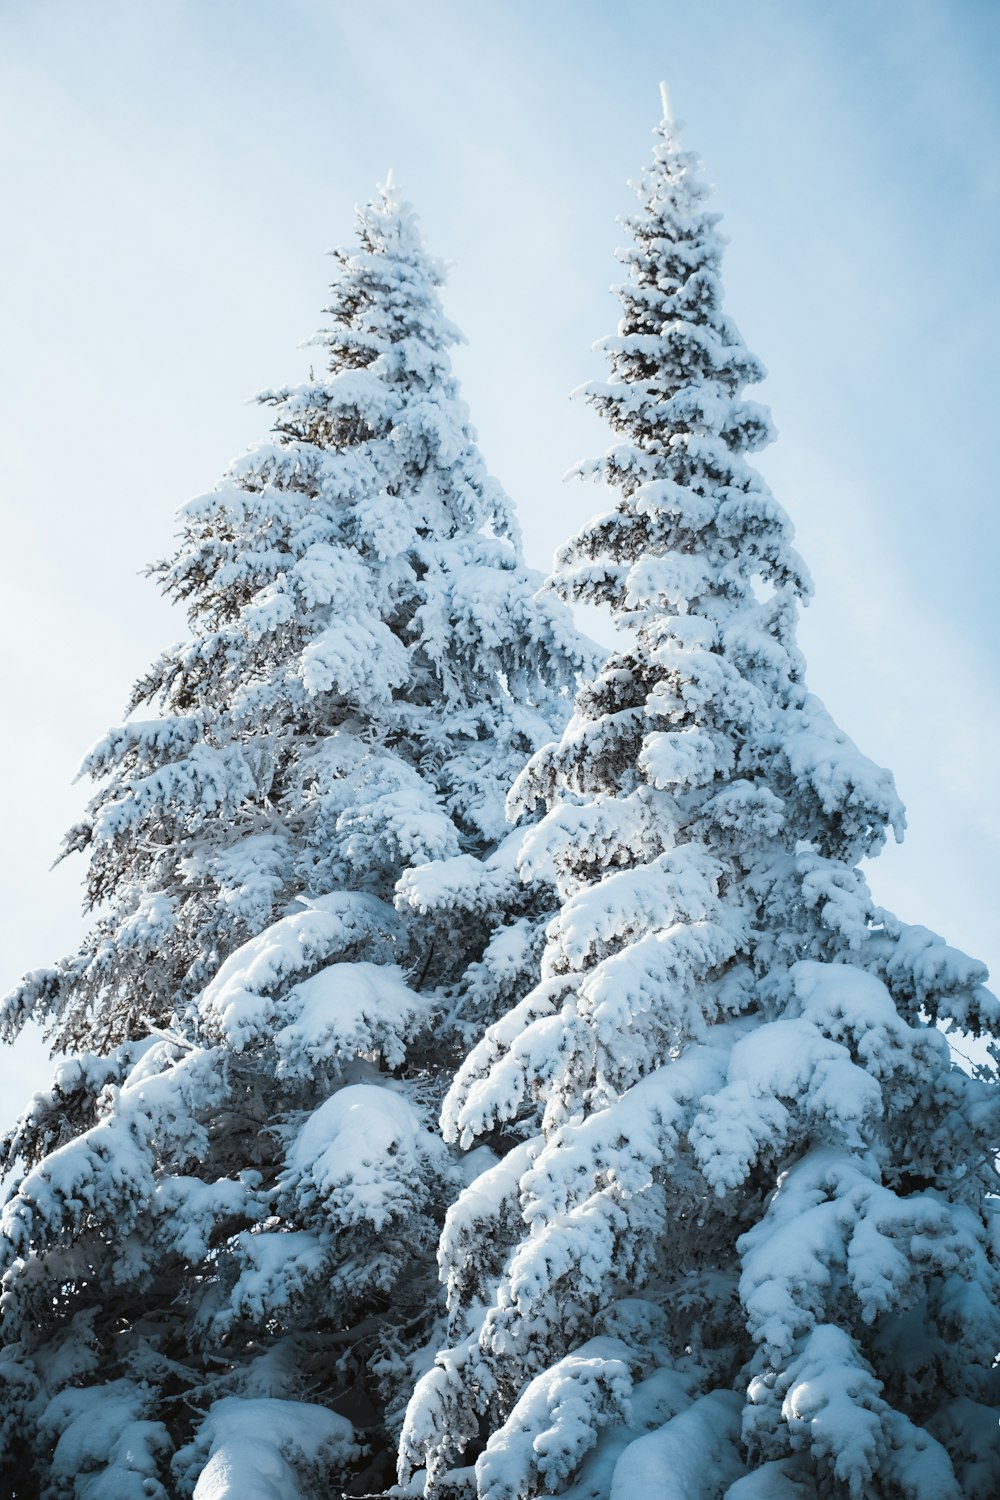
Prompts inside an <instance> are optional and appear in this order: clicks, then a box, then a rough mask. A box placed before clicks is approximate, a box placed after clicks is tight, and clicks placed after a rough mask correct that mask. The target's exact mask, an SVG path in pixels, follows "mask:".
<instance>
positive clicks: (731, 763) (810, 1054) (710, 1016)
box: [401, 111, 1000, 1500]
mask: <svg viewBox="0 0 1000 1500" xmlns="http://www.w3.org/2000/svg"><path fill="white" fill-rule="evenodd" d="M657 135H658V139H657V144H656V146H655V149H654V159H653V164H652V166H651V167H650V168H649V169H648V171H647V173H646V175H645V177H644V178H643V180H642V182H641V183H640V184H639V193H640V198H641V209H640V211H639V212H638V213H637V214H636V215H635V216H634V217H632V218H630V219H629V220H627V227H628V230H629V232H630V241H631V242H630V245H629V248H628V249H627V250H625V251H623V252H621V254H622V259H623V260H624V262H625V264H626V266H627V267H628V280H627V282H626V284H625V285H624V286H623V287H621V288H619V295H620V297H621V301H622V305H623V309H624V311H623V317H622V321H621V324H620V328H619V332H618V334H617V335H616V336H615V337H613V338H609V339H607V340H605V343H604V347H605V350H606V352H607V356H608V358H609V361H610V365H611V378H610V379H609V380H608V381H607V382H597V383H594V384H592V385H589V386H587V387H585V390H584V393H585V395H586V398H587V399H588V400H589V401H590V402H591V403H592V404H593V405H594V406H595V407H596V408H597V410H598V411H600V412H601V413H603V415H604V416H605V417H606V418H607V420H608V422H609V423H610V425H611V427H612V429H613V432H614V444H613V446H612V447H610V448H609V449H608V451H607V452H606V453H605V454H604V455H603V456H602V457H600V458H598V459H595V460H593V461H591V462H587V463H584V464H582V465H581V466H580V473H581V474H582V475H585V476H592V477H594V478H596V479H598V480H600V481H603V482H604V483H605V484H607V485H609V486H610V487H611V488H612V491H613V492H615V494H616V499H615V503H614V505H613V507H612V508H611V509H610V510H609V511H608V512H607V513H606V514H604V515H601V516H598V517H597V518H596V519H595V520H593V521H592V522H590V524H589V525H587V526H585V527H584V528H583V530H582V531H581V532H580V533H579V535H577V536H576V538H575V539H574V540H573V541H572V542H571V543H570V544H568V545H567V546H566V547H565V548H564V549H563V551H562V553H561V554H560V557H559V560H558V569H557V574H556V579H555V582H556V584H557V586H558V587H559V588H560V589H561V590H562V591H563V593H564V594H565V595H567V596H568V597H570V598H573V599H578V600H587V601H596V602H599V603H604V604H607V605H609V606H610V608H611V610H612V611H613V614H614V616H615V618H616V620H617V622H618V623H619V625H620V627H621V645H620V648H619V649H618V650H616V651H615V652H614V653H613V654H612V655H611V656H610V657H609V658H608V660H607V661H606V662H605V663H604V665H603V667H602V669H601V670H600V671H599V673H598V674H597V675H596V676H595V678H594V679H593V680H592V681H591V682H590V683H589V684H588V685H586V686H585V687H583V688H582V689H581V690H580V692H579V693H578V695H577V698H576V706H575V715H574V718H573V719H572V721H571V723H570V725H569V727H568V728H567V729H566V731H565V733H564V734H563V736H562V738H561V739H560V740H559V741H558V742H557V743H555V744H552V745H550V746H548V747H546V748H544V749H542V750H541V751H539V752H538V753H537V754H536V755H535V756H534V757H533V758H532V760H531V762H530V764H529V766H528V768H527V770H526V771H525V773H524V775H523V776H522V777H521V779H520V781H519V784H518V786H517V788H516V792H515V795H514V802H515V806H516V807H518V808H528V809H531V808H533V807H535V806H536V805H537V804H541V805H542V806H543V807H544V809H545V816H544V817H543V818H542V820H541V821H540V822H539V823H538V824H537V825H536V826H535V827H534V828H533V829H532V830H531V831H530V832H529V834H528V837H527V839H526V843H525V849H524V853H523V856H522V868H523V869H524V871H525V873H526V875H528V876H529V877H531V876H539V875H542V874H548V875H551V876H553V877H554V879H555V880H556V881H557V882H558V886H559V891H560V895H561V907H560V910H559V913H558V916H557V918H556V919H555V920H554V922H553V923H552V925H551V927H550V929H549V932H548V939H547V944H546V948H545V953H544V959H543V964H542V970H541V980H540V982H539V983H538V985H537V986H536V988H535V989H534V990H533V991H532V992H531V993H530V994H528V995H527V996H526V998H525V999H524V1000H523V1001H522V1002H521V1003H520V1004H519V1005H518V1006H516V1007H515V1008H514V1009H513V1010H512V1011H511V1012H510V1013H509V1014H508V1015H506V1016H504V1017H503V1018H502V1019H501V1020H499V1021H498V1022H497V1023H496V1024H495V1025H494V1026H493V1027H491V1028H490V1029H488V1030H487V1032H486V1034H485V1037H484V1039H483V1040H482V1041H481V1042H480V1044H479V1045H478V1046H477V1047H476V1048H475V1049H474V1050H473V1052H472V1053H471V1055H470V1057H469V1059H468V1060H467V1062H466V1064H465V1065H464V1067H463V1069H462V1070H461V1072H460V1074H459V1076H458V1078H457V1080H456V1084H455V1086H454V1087H453V1088H452V1090H451V1092H450V1095H449V1098H448V1100H447V1101H446V1105H445V1110H444V1116H443V1119H444V1123H445V1132H446V1136H447V1137H449V1138H451V1139H453V1140H460V1141H461V1143H462V1144H463V1145H465V1146H469V1145H471V1144H472V1143H473V1142H475V1141H477V1140H479V1141H483V1142H485V1143H487V1144H490V1145H492V1146H494V1147H496V1148H497V1150H496V1153H495V1156H494V1158H493V1160H492V1162H491V1163H490V1164H489V1165H488V1166H487V1169H486V1170H485V1171H484V1172H483V1173H482V1174H481V1175H480V1176H479V1177H478V1178H477V1179H476V1180H475V1181H473V1183H472V1184H471V1185H470V1187H469V1188H468V1189H467V1190H466V1192H465V1193H464V1194H463V1195H462V1196H461V1197H459V1199H458V1200H457V1202H456V1203H455V1204H454V1205H453V1206H452V1208H451V1209H450V1210H449V1214H448V1218H447V1221H446V1226H445V1231H444V1236H443V1239H442V1245H441V1259H442V1268H443V1271H442V1274H443V1275H444V1277H445V1278H446V1280H447V1287H448V1299H449V1308H450V1317H451V1323H450V1345H449V1347H447V1348H446V1349H444V1350H443V1351H442V1352H441V1353H440V1354H439V1355H438V1358H437V1362H436V1365H435V1367H434V1368H433V1369H432V1370H431V1371H429V1372H428V1373H427V1374H426V1375H425V1376H424V1377H423V1379H422V1381H421V1382H420V1385H419V1387H418V1389H417V1391H416V1393H415V1396H414V1398H413V1400H412V1402H411V1404H410V1408H409V1412H408V1415H407V1421H406V1426H405V1429H404V1436H403V1442H402V1446H401V1474H402V1478H403V1480H404V1481H406V1482H407V1483H408V1485H409V1488H408V1490H407V1493H421V1492H422V1493H426V1494H427V1495H428V1496H433V1497H441V1500H443V1497H446V1496H447V1497H457V1496H471V1495H473V1494H476V1495H478V1496H480V1497H481V1500H515V1497H516V1500H523V1497H526V1496H531V1495H536V1494H540V1493H544V1494H545V1495H553V1494H560V1495H565V1496H572V1497H573V1500H585V1497H586V1500H603V1497H612V1500H632V1497H636V1496H640V1495H641V1496H643V1497H662V1500H667V1497H670V1500H680V1497H684V1500H721V1497H723V1496H725V1497H726V1500H764V1497H767V1500H810V1497H819V1496H824V1497H825V1496H829V1497H835V1496H836V1497H844V1500H847V1497H849V1500H861V1497H865V1500H873V1497H876V1496H877V1497H886V1500H889V1497H895V1500H902V1497H906V1500H946V1497H949V1500H957V1497H958V1496H966V1497H974V1500H987V1497H988V1496H993V1495H995V1494H996V1493H998V1490H1000V1457H998V1449H997V1441H996V1428H997V1409H998V1405H1000V1401H998V1397H1000V1391H998V1385H997V1369H996V1366H995V1354H996V1350H997V1348H998V1347H1000V1278H998V1263H997V1254H998V1252H997V1245H998V1240H997V1237H996V1225H995V1219H994V1209H995V1206H996V1203H997V1201H998V1200H997V1198H996V1197H995V1196H993V1195H994V1194H995V1193H996V1181H997V1178H996V1172H995V1168H994V1164H993V1163H994V1153H995V1150H996V1142H997V1123H998V1090H997V1087H996V1081H995V1075H994V1073H993V1072H992V1070H986V1069H980V1070H977V1073H976V1076H968V1074H967V1073H965V1072H963V1071H961V1070H960V1069H959V1068H957V1067H956V1066H954V1065H953V1064H952V1061H951V1058H950V1054H949V1048H948V1044H947V1041H946V1039H945V1032H946V1031H947V1030H948V1028H949V1026H951V1025H957V1026H958V1027H960V1028H962V1029H964V1030H965V1031H968V1032H971V1033H974V1034H977V1035H978V1034H982V1033H986V1034H987V1035H990V1036H994V1037H995V1036H996V1032H997V1027H998V1022H1000V1007H998V1005H997V1002H996V1000H994V999H993V997H992V996H991V995H989V994H988V992H987V991H985V990H984V989H983V988H982V982H983V980H984V979H985V977H986V974H985V969H984V968H983V966H982V965H981V964H979V963H976V962H973V961H972V960H970V959H968V958H966V957H965V956H964V955H962V954H960V953H958V952H956V951H955V950H954V949H952V948H949V947H948V946H946V945H945V943H944V942H943V941H942V940H941V939H940V938H938V937H936V936H935V935H934V934H932V933H930V932H928V931H927V930H925V929H922V928H915V927H908V926H906V925H904V924H903V923H902V922H900V921H898V920H897V919H896V918H895V917H893V916H892V915H890V914H889V913H888V912H886V911H884V910H882V909H881V908H879V907H877V906H876V905H875V904H874V902H873V900H872V897H871V895H870V893H869V890H868V887H867V885H866V882H865V878H864V876H863V875H862V873H861V872H860V870H859V868H858V862H859V861H860V860H861V859H862V858H864V857H868V856H871V855H873V854H875V853H877V851H878V849H879V848H880V846H881V845H882V843H883V841H884V837H885V833H886V830H887V828H888V827H891V828H893V829H895V831H896V833H897V836H899V835H901V832H902V827H903V812H902V808H901V806H900V803H899V801H898V799H897V796H896V793H895V790H894V787H893V783H892V780H891V777H890V776H889V775H888V773H887V772H884V771H881V770H879V769H877V768H876V767H875V766H874V765H873V764H872V763H871V762H870V761H868V760H867V759H866V758H865V757H864V756H863V755H861V754H860V753H859V751H858V750H857V749H856V748H855V746H854V745H853V744H852V743H851V742H850V740H849V739H848V738H847V736H846V735H844V734H843V733H842V732H841V731H840V730H839V729H838V728H837V727H836V725H835V724H834V723H833V722H832V721H831V719H830V717H829V716H828V714H827V713H826V712H825V710H824V708H823V706H822V704H821V703H820V702H819V701H818V700H817V699H816V698H815V697H813V696H812V695H810V694H809V693H808V692H807V691H806V688H805V685H804V677H803V661H802V658H801V655H800V652H799V650H798V648H797V646H796V640H795V625H796V609H797V601H798V600H801V599H805V598H806V597H807V596H808V592H809V587H810V585H809V582H808V579H807V575H806V573H805V569H804V567H803V565H802V563H801V562H800V560H799V558H798V557H797V555H796V554H795V552H794V550H793V549H792V546H791V538H792V530H791V526H790V524H789V521H788V518H787V516H786V514H785V512H784V511H783V510H782V509H781V507H780V506H779V505H778V504H777V502H776V501H775V499H774V498H773V496H772V495H771V493H770V491H769V489H768V487H767V486H766V484H765V483H764V481H763V479H762V478H761V476H760V475H759V473H757V472H756V471H755V470H754V469H753V468H752V467H751V466H750V465H749V464H748V462H747V460H746V458H745V456H744V455H745V454H746V453H747V452H748V451H750V450H753V449H755V448H758V447H760V446H761V445H762V444H764V443H766V442H767V441H768V440H769V438H770V436H771V426H770V421H769V418H768V414H767V412H766V411H765V410H764V409H762V408H761V407H760V406H759V405H757V404H756V403H754V402H751V401H748V400H746V399H744V397H743V395H742V392H743V388H744V386H745V385H746V384H748V383H752V382H756V381H759V380H760V379H761V378H762V376H763V374H764V371H763V369H762V367H761V365H760V364H759V362H758V361H757V360H756V359H755V358H754V356H753V355H752V354H750V353H749V352H748V350H747V349H746V347H745V346H744V344H743V342H742V340H741V338H740V335H739V332H738V330H737V328H736V327H735V325H734V323H733V322H732V320H731V319H730V318H729V317H728V316H727V315H726V314H725V313H724V312H723V310H722V289H721V283H720V263H721V256H722V239H721V236H720V234H719V231H718V229H717V227H716V226H717V217H718V216H717V215H715V214H713V213H711V212H709V211H708V210H707V208H706V205H705V199H706V193H707V190H706V188H705V186H704V185H703V182H702V180H701V178H700V176H699V170H698V163H697V161H696V159H695V158H694V157H692V156H691V155H689V154H687V153H685V152H683V151H681V150H680V149H679V146H678V143H677V139H676V135H675V132H674V129H673V127H672V125H671V123H670V120H669V115H668V114H667V112H666V111H665V115H664V119H663V121H662V123H661V125H660V126H659V129H658V132H657ZM501 1133H502V1135H501ZM512 1141H516V1142H518V1143H517V1144H513V1145H512V1144H511V1142H512ZM480 1159H482V1158H480ZM483 1247H488V1248H487V1249H486V1250H485V1251H484V1249H483Z"/></svg>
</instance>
